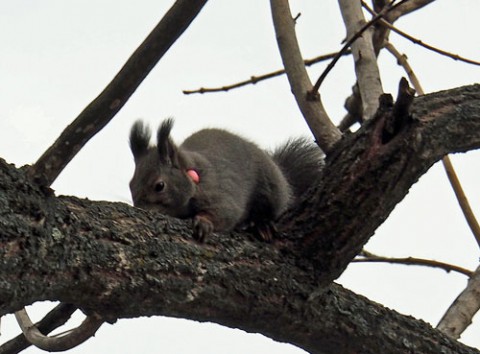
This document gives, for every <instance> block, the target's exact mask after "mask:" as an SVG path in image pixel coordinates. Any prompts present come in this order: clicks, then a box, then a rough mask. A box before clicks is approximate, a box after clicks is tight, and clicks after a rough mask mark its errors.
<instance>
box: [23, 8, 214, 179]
mask: <svg viewBox="0 0 480 354" xmlns="http://www.w3.org/2000/svg"><path fill="white" fill-rule="evenodd" d="M206 2H207V0H177V1H176V2H175V3H174V4H173V6H172V7H171V8H170V10H169V11H168V12H167V13H166V14H165V16H164V17H163V18H162V20H161V21H160V23H159V24H158V25H157V26H156V27H155V28H154V29H153V31H152V32H151V33H150V34H149V36H148V37H147V38H146V39H145V41H144V42H143V43H142V44H141V45H140V46H139V47H138V49H137V50H136V51H135V52H134V53H133V54H132V56H131V57H130V58H129V59H128V61H127V62H126V63H125V65H124V66H123V68H122V69H121V70H120V71H119V72H118V74H117V75H116V76H115V78H114V79H113V80H112V81H111V82H110V84H109V85H108V86H107V87H106V88H105V89H104V90H103V92H102V93H101V94H100V95H99V96H98V97H97V98H96V99H95V100H93V101H92V102H91V103H90V104H89V105H88V106H87V107H86V108H85V109H84V110H83V112H82V113H80V115H79V116H78V117H77V118H76V119H75V120H74V121H73V122H72V123H71V124H70V125H69V126H68V127H67V128H66V129H65V130H64V131H63V132H62V134H61V135H60V137H59V138H58V139H57V141H55V143H54V144H53V145H52V146H51V147H50V148H49V149H48V150H47V151H46V152H45V153H44V154H43V155H42V156H41V157H40V159H38V161H37V162H36V163H35V165H34V166H33V167H32V169H31V174H32V175H33V176H34V177H35V178H37V179H38V181H39V182H41V183H42V184H44V185H47V186H49V185H51V184H52V182H53V181H54V180H55V179H56V177H57V176H58V175H59V174H60V172H61V171H62V170H63V169H64V168H65V166H66V165H67V164H68V163H69V162H70V161H71V159H72V158H73V157H74V156H75V155H76V154H77V153H78V151H80V149H81V148H82V147H83V146H84V145H85V144H86V143H87V141H88V140H90V138H92V137H93V136H94V135H95V134H96V133H98V132H99V131H100V130H101V129H102V128H103V127H104V126H105V125H106V124H107V123H108V122H109V121H110V120H111V119H112V118H113V117H114V116H115V114H116V113H117V112H118V111H119V110H120V109H121V108H122V107H123V105H124V104H125V103H126V102H127V101H128V99H129V98H130V96H131V95H132V94H133V92H135V90H136V89H137V87H138V86H139V85H140V84H141V82H142V81H143V79H145V77H146V76H147V75H148V73H149V72H150V71H151V70H152V69H153V67H154V66H155V64H156V63H157V62H158V61H159V60H160V59H161V58H162V57H163V55H164V54H165V53H166V52H167V51H168V49H169V48H170V46H171V45H172V44H173V43H174V42H175V41H176V40H177V38H178V37H180V35H181V34H182V33H183V32H184V31H185V30H186V29H187V27H188V26H189V25H190V23H191V22H192V21H193V19H194V18H195V17H196V16H197V15H198V13H199V12H200V10H201V9H202V8H203V6H204V5H205V3H206Z"/></svg>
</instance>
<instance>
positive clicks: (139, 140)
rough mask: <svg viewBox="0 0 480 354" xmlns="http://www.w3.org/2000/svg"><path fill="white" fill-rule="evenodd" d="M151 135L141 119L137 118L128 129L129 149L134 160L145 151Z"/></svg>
mask: <svg viewBox="0 0 480 354" xmlns="http://www.w3.org/2000/svg"><path fill="white" fill-rule="evenodd" d="M151 136H152V132H151V130H150V128H149V127H148V126H147V125H144V124H143V122H142V121H141V120H137V121H136V122H135V123H134V124H133V126H132V129H131V130H130V149H131V150H132V153H133V158H134V159H135V161H137V160H138V159H139V158H140V157H141V156H143V155H145V154H146V153H147V151H148V145H149V143H150V138H151Z"/></svg>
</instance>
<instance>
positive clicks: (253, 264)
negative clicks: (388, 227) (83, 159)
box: [0, 85, 480, 354]
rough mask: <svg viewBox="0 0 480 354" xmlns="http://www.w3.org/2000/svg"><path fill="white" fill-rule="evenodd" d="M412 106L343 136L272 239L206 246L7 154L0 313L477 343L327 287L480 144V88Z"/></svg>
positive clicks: (416, 342) (340, 343)
mask: <svg viewBox="0 0 480 354" xmlns="http://www.w3.org/2000/svg"><path fill="white" fill-rule="evenodd" d="M392 109H393V108H392ZM390 113H391V112H390ZM385 114H389V112H388V111H386V113H385ZM412 115H413V117H412V120H411V121H410V123H409V125H408V126H404V127H403V129H402V130H401V131H399V132H397V135H396V136H394V137H393V138H392V139H390V140H389V141H388V142H387V143H382V131H383V125H382V122H383V120H384V119H385V117H384V116H383V115H381V114H377V116H376V118H375V119H374V120H371V121H369V122H367V123H366V124H365V125H364V126H362V128H361V129H360V130H359V131H357V132H355V133H354V134H351V135H348V136H346V137H345V138H344V139H342V141H341V142H340V143H339V144H337V146H336V147H335V149H334V150H333V151H332V153H331V154H330V155H329V156H328V157H327V161H326V166H325V174H324V176H323V177H324V179H323V182H322V184H321V185H320V186H319V187H318V188H317V189H316V190H315V191H312V193H310V195H309V196H308V198H307V199H305V201H304V202H303V203H301V204H300V206H299V208H298V209H296V210H293V211H291V212H290V214H289V215H287V216H286V217H285V220H284V223H283V224H282V225H279V226H280V228H279V229H280V232H283V233H282V234H281V235H283V236H282V237H280V238H279V239H278V240H277V242H275V243H274V244H264V243H260V242H258V241H254V240H252V239H251V238H250V237H249V236H248V234H238V233H232V234H230V235H228V237H226V236H225V235H213V236H212V237H211V238H210V239H209V240H207V242H206V244H204V245H199V244H197V243H195V242H194V241H193V240H192V239H191V236H190V234H191V230H190V227H189V225H188V223H186V222H184V221H181V220H175V219H171V218H167V217H162V216H160V215H158V214H155V213H148V212H144V211H141V210H138V209H134V208H131V207H129V206H127V205H125V204H121V203H107V202H91V201H88V200H79V199H76V198H71V197H58V198H56V197H54V196H53V193H52V192H51V191H49V190H48V189H45V188H40V187H38V186H37V185H34V184H32V182H31V181H30V180H29V178H28V177H27V176H26V174H25V171H24V170H17V169H15V168H13V167H12V166H9V165H7V164H5V163H3V162H2V163H0V224H1V225H2V228H1V232H0V259H2V262H0V278H1V279H2V286H1V287H0V297H1V298H2V299H3V301H2V302H0V315H1V314H5V313H10V312H13V311H15V310H18V309H20V308H22V307H23V306H25V305H28V304H30V303H33V302H35V301H41V300H55V301H62V302H67V303H74V304H75V305H76V306H78V307H80V308H82V310H83V311H84V312H85V313H87V314H88V313H98V314H99V315H100V316H101V317H102V318H104V319H105V320H107V321H115V320H116V319H117V318H120V317H121V318H129V317H138V316H144V315H146V316H150V315H165V316H173V317H183V318H190V319H194V320H198V321H207V320H208V321H213V322H217V323H220V324H223V325H226V326H230V327H239V328H242V329H244V330H246V331H250V332H258V333H263V334H265V335H267V336H269V337H271V338H273V339H276V340H279V341H287V342H290V343H293V344H295V345H298V346H300V347H302V348H304V349H305V350H307V351H309V352H312V353H319V352H322V353H324V354H325V353H326V354H329V353H332V354H333V353H351V352H362V353H378V352H381V350H382V348H384V346H385V345H388V346H389V353H394V354H395V353H399V354H400V353H402V354H403V353H405V343H408V351H410V352H419V353H439V352H444V353H457V354H458V353H478V351H476V350H473V349H469V348H467V347H465V346H463V345H461V344H459V343H457V342H455V341H453V340H450V339H448V338H447V337H446V336H443V335H441V334H439V333H438V332H437V331H435V330H432V329H431V328H430V327H429V326H427V325H425V324H423V323H422V322H420V321H415V320H413V319H411V318H408V317H404V316H401V315H398V314H396V313H395V312H393V311H390V310H386V309H384V308H382V307H381V306H379V305H376V304H374V303H372V302H369V301H368V300H366V299H364V298H362V297H359V296H355V295H354V294H352V293H351V292H348V291H346V290H344V289H342V288H341V287H339V286H337V285H331V281H332V279H335V278H336V277H337V276H338V275H339V274H340V273H341V272H342V271H343V269H345V267H346V265H347V264H348V263H349V262H350V261H351V259H353V257H354V256H355V254H357V253H358V252H359V251H360V249H361V248H362V247H363V245H364V244H365V242H366V241H367V240H368V239H369V237H370V236H371V235H372V234H373V232H374V230H375V229H376V228H377V227H378V226H379V225H380V224H381V223H382V222H383V220H385V219H386V218H387V216H388V215H389V213H390V212H391V211H392V210H393V208H394V206H395V204H397V203H398V202H399V201H400V200H401V199H402V198H403V197H404V196H405V194H406V193H407V192H408V190H409V188H410V187H411V185H412V184H413V183H415V181H416V180H417V179H418V178H419V177H420V176H421V175H422V174H423V173H425V171H426V170H428V168H429V167H430V166H431V165H432V164H433V163H434V162H435V161H437V160H439V159H440V158H441V157H442V156H443V155H444V154H446V153H449V152H458V151H466V150H469V149H473V148H478V147H480V85H473V86H467V87H462V88H458V89H453V90H450V91H446V92H439V93H436V94H432V95H427V96H422V97H419V98H416V99H415V101H414V103H413V108H412ZM38 255H41V256H40V257H39V256H38ZM378 326H381V328H382V331H376V330H375V329H377V328H378ZM372 333H375V336H372ZM346 338H348V340H345V339H346ZM387 343H388V344H387Z"/></svg>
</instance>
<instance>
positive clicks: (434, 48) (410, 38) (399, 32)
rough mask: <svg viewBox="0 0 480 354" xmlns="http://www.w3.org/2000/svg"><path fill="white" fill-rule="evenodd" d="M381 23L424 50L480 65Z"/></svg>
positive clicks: (390, 25) (382, 22)
mask: <svg viewBox="0 0 480 354" xmlns="http://www.w3.org/2000/svg"><path fill="white" fill-rule="evenodd" d="M362 4H363V7H364V8H365V9H366V10H367V11H368V12H370V13H371V14H372V16H375V17H376V16H377V15H378V14H377V13H376V12H375V11H373V10H372V9H371V8H370V7H369V6H368V5H367V4H366V3H365V2H362ZM379 21H380V23H381V24H382V25H383V26H385V27H387V28H389V29H391V30H392V31H393V32H395V33H397V34H398V35H400V36H402V37H404V38H406V39H408V40H409V41H411V42H413V43H415V44H418V45H420V46H422V47H424V48H426V49H428V50H431V51H433V52H435V53H438V54H441V55H444V56H446V57H449V58H452V59H454V60H459V61H463V62H465V63H468V64H473V65H480V61H477V60H472V59H468V58H465V57H462V56H460V55H458V54H453V53H451V52H447V51H445V50H442V49H439V48H436V47H434V46H432V45H430V44H427V43H424V42H423V41H422V40H420V39H418V38H415V37H413V36H411V35H409V34H408V33H406V32H404V31H402V30H400V29H398V28H397V27H395V26H393V25H392V24H391V23H389V22H388V21H385V20H384V19H380V20H379Z"/></svg>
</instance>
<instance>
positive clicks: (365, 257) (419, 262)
mask: <svg viewBox="0 0 480 354" xmlns="http://www.w3.org/2000/svg"><path fill="white" fill-rule="evenodd" d="M352 262H354V263H392V264H404V265H416V266H424V267H432V268H439V269H443V270H444V271H446V272H457V273H460V274H463V275H466V276H467V277H470V276H471V275H472V274H473V272H472V271H471V270H468V269H465V268H462V267H459V266H456V265H454V264H448V263H444V262H439V261H435V260H432V259H423V258H415V257H401V258H395V257H384V256H378V255H376V254H373V253H370V252H368V251H365V250H363V251H362V252H361V253H360V255H359V257H357V258H355V259H354V260H353V261H352Z"/></svg>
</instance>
